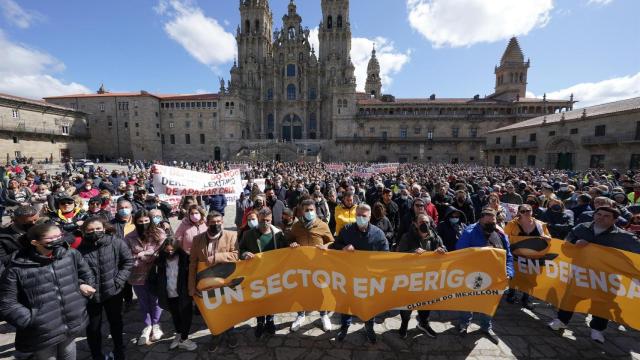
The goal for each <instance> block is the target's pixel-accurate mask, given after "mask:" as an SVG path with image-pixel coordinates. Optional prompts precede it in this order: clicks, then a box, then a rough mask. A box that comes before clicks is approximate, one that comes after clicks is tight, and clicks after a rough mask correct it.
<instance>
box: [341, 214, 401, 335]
mask: <svg viewBox="0 0 640 360" xmlns="http://www.w3.org/2000/svg"><path fill="white" fill-rule="evenodd" d="M370 220H371V207H370V206H369V205H367V204H360V205H358V207H357V208H356V223H355V224H348V225H346V226H345V227H344V229H342V231H341V232H340V234H339V235H338V238H337V239H336V242H335V243H334V248H335V249H336V250H344V251H355V250H361V251H389V243H388V242H387V238H386V237H385V236H384V232H382V230H380V229H379V228H378V227H376V226H375V225H371V224H370ZM351 321H352V316H351V315H348V314H342V321H341V322H342V326H341V327H340V332H339V333H338V336H337V339H338V341H343V340H344V338H345V337H346V336H347V333H348V332H349V327H350V326H351ZM374 321H375V318H373V319H369V320H367V321H366V322H365V324H364V328H365V331H366V335H367V339H368V340H369V342H370V343H372V344H375V343H376V342H377V339H376V333H375V331H374V330H373V324H374Z"/></svg>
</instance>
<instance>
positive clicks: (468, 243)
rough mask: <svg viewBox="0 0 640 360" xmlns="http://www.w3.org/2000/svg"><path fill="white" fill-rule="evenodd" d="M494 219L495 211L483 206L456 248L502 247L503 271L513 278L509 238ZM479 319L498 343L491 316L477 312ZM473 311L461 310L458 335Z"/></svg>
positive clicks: (492, 338) (487, 332)
mask: <svg viewBox="0 0 640 360" xmlns="http://www.w3.org/2000/svg"><path fill="white" fill-rule="evenodd" d="M496 222H497V219H496V211H495V210H493V209H491V208H485V209H483V210H482V212H481V213H480V220H478V222H477V223H475V224H473V225H471V226H469V227H467V228H466V229H465V230H464V232H463V233H462V236H460V239H459V240H458V243H457V244H456V250H460V249H466V248H470V247H492V248H495V249H502V250H505V251H506V252H507V260H506V264H505V271H506V272H507V278H509V279H513V274H514V268H513V256H512V255H511V249H510V247H509V238H508V236H507V235H506V234H505V233H504V232H503V231H502V229H500V228H498V226H497V224H496ZM477 315H478V317H479V320H480V328H481V330H482V332H484V333H485V334H486V335H487V336H488V337H489V339H490V340H491V341H492V342H494V343H496V344H497V343H498V342H499V340H498V336H497V335H496V333H495V332H494V331H493V329H492V326H491V320H492V317H491V316H489V315H486V314H482V313H478V314H477ZM472 318H473V313H470V312H462V313H461V314H460V320H459V322H458V333H459V334H460V335H466V334H467V328H468V327H469V324H470V323H471V319H472Z"/></svg>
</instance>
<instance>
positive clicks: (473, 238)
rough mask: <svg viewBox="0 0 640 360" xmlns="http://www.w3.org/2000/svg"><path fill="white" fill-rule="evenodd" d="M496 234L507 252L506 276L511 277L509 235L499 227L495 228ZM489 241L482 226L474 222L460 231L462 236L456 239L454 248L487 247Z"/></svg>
mask: <svg viewBox="0 0 640 360" xmlns="http://www.w3.org/2000/svg"><path fill="white" fill-rule="evenodd" d="M496 232H497V233H498V236H500V240H502V247H503V249H504V250H505V251H506V252H507V261H506V271H507V276H509V277H510V278H513V275H514V268H513V256H512V255H511V249H510V248H509V237H508V236H507V234H505V233H504V232H503V231H502V230H501V229H499V228H498V229H496ZM487 246H491V245H489V242H488V240H487V238H486V237H485V235H484V231H483V230H482V226H481V225H480V223H475V224H473V225H470V226H468V227H467V228H466V229H464V231H463V232H462V236H460V239H458V243H457V244H456V250H460V249H466V248H470V247H487Z"/></svg>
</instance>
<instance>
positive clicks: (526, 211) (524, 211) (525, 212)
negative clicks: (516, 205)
mask: <svg viewBox="0 0 640 360" xmlns="http://www.w3.org/2000/svg"><path fill="white" fill-rule="evenodd" d="M518 212H519V213H520V214H527V213H530V212H531V210H520V211H518Z"/></svg>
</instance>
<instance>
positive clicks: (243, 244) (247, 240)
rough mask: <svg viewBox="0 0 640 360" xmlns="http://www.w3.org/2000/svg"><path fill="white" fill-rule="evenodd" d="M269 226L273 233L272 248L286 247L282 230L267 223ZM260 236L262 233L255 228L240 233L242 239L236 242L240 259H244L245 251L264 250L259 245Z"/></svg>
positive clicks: (257, 251) (257, 252) (258, 251)
mask: <svg viewBox="0 0 640 360" xmlns="http://www.w3.org/2000/svg"><path fill="white" fill-rule="evenodd" d="M269 227H270V228H271V234H273V246H274V248H273V250H277V249H281V248H285V247H287V246H288V244H287V242H286V240H285V238H284V234H283V232H282V231H281V230H280V229H278V228H277V227H275V226H273V225H269ZM260 236H262V233H261V232H260V230H258V229H257V228H256V229H251V230H248V231H245V232H244V234H242V239H240V242H239V243H238V253H239V254H240V258H241V259H245V257H244V254H245V253H247V252H250V253H252V254H259V253H261V252H264V251H265V250H264V249H262V248H261V247H260V241H259V239H260Z"/></svg>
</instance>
